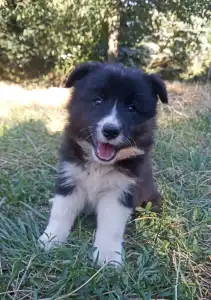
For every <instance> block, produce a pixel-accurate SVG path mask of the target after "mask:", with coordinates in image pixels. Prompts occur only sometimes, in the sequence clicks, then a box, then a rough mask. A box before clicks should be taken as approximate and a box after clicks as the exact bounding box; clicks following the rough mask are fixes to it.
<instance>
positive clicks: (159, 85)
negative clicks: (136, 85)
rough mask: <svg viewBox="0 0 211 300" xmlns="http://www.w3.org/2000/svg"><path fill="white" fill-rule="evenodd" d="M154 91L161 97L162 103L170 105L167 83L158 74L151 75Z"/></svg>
mask: <svg viewBox="0 0 211 300" xmlns="http://www.w3.org/2000/svg"><path fill="white" fill-rule="evenodd" d="M149 76H150V79H151V83H152V88H153V91H154V92H155V94H156V95H157V96H159V98H160V100H161V102H163V103H168V93H167V90H166V86H165V83H164V82H163V80H162V79H161V77H160V76H159V75H158V74H150V75H149Z"/></svg>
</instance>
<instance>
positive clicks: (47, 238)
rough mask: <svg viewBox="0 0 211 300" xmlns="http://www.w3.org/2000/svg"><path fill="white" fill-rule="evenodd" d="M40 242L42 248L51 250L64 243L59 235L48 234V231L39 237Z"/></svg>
mask: <svg viewBox="0 0 211 300" xmlns="http://www.w3.org/2000/svg"><path fill="white" fill-rule="evenodd" d="M38 243H39V245H40V247H41V248H43V249H44V250H45V251H49V250H51V249H53V248H56V247H58V246H59V245H61V244H62V242H61V241H60V240H59V238H58V236H53V235H52V234H51V235H48V234H47V233H46V232H44V233H43V234H42V235H41V236H40V237H39V239H38Z"/></svg>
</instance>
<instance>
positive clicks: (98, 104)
mask: <svg viewBox="0 0 211 300" xmlns="http://www.w3.org/2000/svg"><path fill="white" fill-rule="evenodd" d="M102 103H103V99H102V98H100V97H97V98H95V99H94V100H93V104H94V105H95V106H100V105H101V104H102Z"/></svg>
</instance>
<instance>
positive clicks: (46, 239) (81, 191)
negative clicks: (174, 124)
mask: <svg viewBox="0 0 211 300" xmlns="http://www.w3.org/2000/svg"><path fill="white" fill-rule="evenodd" d="M66 87H67V88H73V91H72V95H71V97H70V101H69V104H68V112H69V121H68V125H67V126H66V129H65V131H64V138H63V143H62V146H61V151H60V166H59V173H58V180H57V184H56V192H55V195H54V197H53V199H52V200H51V202H52V209H51V214H50V219H49V222H48V225H47V228H46V229H45V231H44V233H43V235H42V236H41V237H40V238H39V241H40V243H41V245H42V246H43V247H44V248H45V249H46V250H49V249H51V248H53V247H55V246H58V245H60V244H62V243H64V242H65V241H66V239H67V237H68V235H69V232H70V231H71V228H72V226H73V224H74V221H75V219H76V217H77V216H78V215H79V214H80V213H81V212H82V211H83V210H84V209H85V208H86V207H87V206H89V208H91V209H92V210H93V211H94V212H95V213H96V216H97V231H96V236H95V241H94V248H95V251H94V253H93V257H94V259H96V258H97V259H98V263H99V264H100V265H102V264H104V263H109V262H111V263H113V264H115V265H121V263H122V255H121V254H122V242H123V235H124V230H125V226H126V223H127V221H128V219H129V218H130V216H131V213H132V211H133V209H134V207H135V205H136V199H138V197H139V196H140V195H142V192H143V191H144V189H145V186H147V184H148V183H150V187H149V190H150V192H151V191H153V188H154V183H153V180H152V174H151V171H150V172H148V171H149V170H151V169H149V168H150V163H149V162H150V151H151V146H152V144H153V132H154V129H155V115H156V104H157V97H158V96H159V97H160V99H161V100H162V102H165V103H167V92H166V89H165V86H164V84H163V82H162V81H161V80H160V78H159V77H157V76H156V75H148V74H145V73H143V72H142V71H140V70H137V69H131V68H126V67H124V66H123V65H117V64H114V65H110V64H106V63H105V64H103V63H85V64H82V65H80V66H79V67H77V68H76V69H75V70H74V71H73V72H72V73H71V74H70V76H69V78H68V80H67V83H66ZM106 126H107V127H106ZM109 126H110V127H109ZM105 128H108V130H107V131H106V134H105V131H104V129H105ZM115 130H116V131H115ZM108 144H109V145H108ZM106 145H107V147H109V149H110V148H112V149H113V150H112V151H113V152H112V151H111V149H110V150H109V151H110V152H112V153H113V154H112V153H110V154H108V153H107V152H106V151H105V149H107V148H105V147H106ZM100 147H101V148H102V149H103V150H102V149H101V148H100ZM125 149H126V151H128V155H126V156H125V155H124V156H123V157H121V151H123V150H124V151H125ZM131 149H132V150H133V151H132V150H131ZM130 151H132V152H131V153H132V154H130ZM103 154H104V156H105V158H106V159H104V156H103ZM109 155H110V156H111V157H109ZM144 168H145V169H146V172H145V169H144ZM145 174H146V176H148V177H147V178H145V177H146V176H145ZM147 174H148V175H147ZM145 181H146V184H145V183H144V182H145ZM142 182H143V187H142ZM140 187H142V188H141V191H140ZM151 187H152V188H151ZM147 193H148V194H150V193H149V192H148V191H147ZM148 198H149V197H148ZM148 198H147V201H148V200H149V199H148Z"/></svg>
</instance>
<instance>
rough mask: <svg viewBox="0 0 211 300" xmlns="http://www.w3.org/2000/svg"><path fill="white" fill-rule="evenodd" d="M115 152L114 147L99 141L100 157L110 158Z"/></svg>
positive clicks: (98, 151)
mask: <svg viewBox="0 0 211 300" xmlns="http://www.w3.org/2000/svg"><path fill="white" fill-rule="evenodd" d="M114 154H115V150H114V147H113V146H112V145H111V144H107V143H98V145H97V155H98V156H99V158H100V159H103V160H110V159H112V157H113V156H114Z"/></svg>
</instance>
